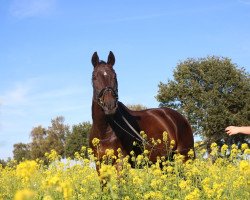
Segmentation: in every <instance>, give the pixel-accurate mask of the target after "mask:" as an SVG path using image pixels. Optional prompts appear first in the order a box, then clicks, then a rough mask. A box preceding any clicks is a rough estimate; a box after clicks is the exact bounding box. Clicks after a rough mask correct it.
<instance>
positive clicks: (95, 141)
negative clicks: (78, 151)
mask: <svg viewBox="0 0 250 200" xmlns="http://www.w3.org/2000/svg"><path fill="white" fill-rule="evenodd" d="M99 143H100V140H99V139H98V138H94V139H93V140H92V144H93V146H94V147H96V146H97V145H98V144H99Z"/></svg>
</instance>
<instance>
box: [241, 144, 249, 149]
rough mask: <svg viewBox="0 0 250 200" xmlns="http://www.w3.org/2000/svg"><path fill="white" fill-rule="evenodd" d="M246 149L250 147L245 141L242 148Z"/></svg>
mask: <svg viewBox="0 0 250 200" xmlns="http://www.w3.org/2000/svg"><path fill="white" fill-rule="evenodd" d="M246 149H248V144H247V143H243V144H242V145H241V150H242V151H244V150H246Z"/></svg>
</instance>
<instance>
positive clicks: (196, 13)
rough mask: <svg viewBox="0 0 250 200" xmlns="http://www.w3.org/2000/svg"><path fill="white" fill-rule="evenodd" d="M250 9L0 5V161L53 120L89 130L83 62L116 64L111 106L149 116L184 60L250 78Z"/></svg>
mask: <svg viewBox="0 0 250 200" xmlns="http://www.w3.org/2000/svg"><path fill="white" fill-rule="evenodd" d="M249 21H250V0H220V1H218V0H207V1H198V0H196V1H195V0H189V1H180V0H179V1H178V0H177V1H166V0H154V1H152V0H151V1H150V0H136V1H135V0H123V1H117V0H106V1H101V0H99V1H97V0H92V1H81V0H75V1H66V0H60V1H59V0H0V158H4V159H5V158H7V157H11V156H12V150H13V144H15V143H18V142H24V143H27V142H30V137H29V135H30V131H31V130H32V128H33V127H35V126H38V125H43V126H44V127H47V126H48V125H49V124H50V120H51V119H52V118H54V117H56V116H61V115H62V116H64V117H65V123H67V124H69V125H72V124H78V123H80V122H83V121H91V100H92V86H91V73H92V69H93V68H92V65H91V62H90V60H91V56H92V54H93V52H94V51H98V54H99V57H100V58H101V59H103V60H106V59H107V56H108V53H109V51H110V50H112V51H113V52H114V54H115V56H116V64H115V66H114V67H115V70H116V72H117V75H118V83H119V99H120V101H122V102H124V103H125V104H137V103H140V104H143V105H145V106H147V107H157V106H158V102H157V101H156V99H155V96H156V94H157V91H158V84H159V82H160V81H163V82H166V81H167V80H168V79H171V78H172V74H173V69H174V68H175V67H176V65H177V63H178V62H180V61H183V60H185V59H187V58H190V57H193V58H198V57H206V56H208V55H217V56H224V57H229V58H231V59H232V61H233V62H234V63H236V64H238V66H240V67H245V68H246V70H247V71H248V72H250V23H249Z"/></svg>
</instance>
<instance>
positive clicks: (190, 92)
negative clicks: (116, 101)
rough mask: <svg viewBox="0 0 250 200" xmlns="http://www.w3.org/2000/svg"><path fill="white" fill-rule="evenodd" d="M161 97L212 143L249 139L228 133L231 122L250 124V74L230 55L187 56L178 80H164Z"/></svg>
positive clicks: (177, 72)
mask: <svg viewBox="0 0 250 200" xmlns="http://www.w3.org/2000/svg"><path fill="white" fill-rule="evenodd" d="M156 98H157V100H158V101H159V102H160V106H167V107H172V108H175V109H177V110H179V111H180V112H182V113H183V114H184V115H186V116H187V118H188V120H189V121H190V123H191V124H192V126H193V129H194V131H195V134H199V135H200V136H202V138H204V139H205V141H206V142H207V143H208V145H209V144H211V143H212V142H217V143H218V144H220V143H222V142H226V143H227V144H232V143H237V144H240V143H242V142H247V141H248V139H247V136H246V135H241V134H238V135H236V136H233V137H232V136H230V137H229V136H227V135H226V134H225V131H224V129H225V127H227V126H228V125H239V126H240V125H250V76H249V73H247V72H246V71H245V70H244V69H243V68H241V69H239V68H238V66H237V65H236V64H234V63H232V61H231V60H230V59H228V58H222V57H215V56H213V57H207V58H201V59H187V60H186V61H184V62H181V63H179V64H178V65H177V67H176V69H175V70H174V80H168V82H167V83H166V84H164V83H162V82H160V84H159V91H158V94H157V97H156Z"/></svg>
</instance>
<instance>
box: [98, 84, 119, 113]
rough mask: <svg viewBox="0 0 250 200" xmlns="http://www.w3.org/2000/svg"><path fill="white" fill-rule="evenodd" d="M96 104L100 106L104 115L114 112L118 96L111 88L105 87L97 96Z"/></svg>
mask: <svg viewBox="0 0 250 200" xmlns="http://www.w3.org/2000/svg"><path fill="white" fill-rule="evenodd" d="M98 104H99V105H100V106H101V107H102V109H103V111H104V113H105V115H113V114H115V112H116V110H117V107H118V96H117V94H116V92H114V90H113V89H112V88H105V89H104V90H103V91H102V92H101V95H100V97H99V98H98Z"/></svg>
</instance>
